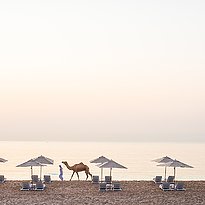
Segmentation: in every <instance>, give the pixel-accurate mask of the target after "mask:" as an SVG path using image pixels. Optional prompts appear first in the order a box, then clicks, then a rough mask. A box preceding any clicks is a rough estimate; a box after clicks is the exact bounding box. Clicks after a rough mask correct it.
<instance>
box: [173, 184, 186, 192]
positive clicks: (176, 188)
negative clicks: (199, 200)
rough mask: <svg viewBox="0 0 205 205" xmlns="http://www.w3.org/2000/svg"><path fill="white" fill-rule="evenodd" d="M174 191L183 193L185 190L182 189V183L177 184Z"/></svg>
mask: <svg viewBox="0 0 205 205" xmlns="http://www.w3.org/2000/svg"><path fill="white" fill-rule="evenodd" d="M175 190H176V191H185V190H186V189H185V188H184V184H183V183H177V184H176V185H175Z"/></svg>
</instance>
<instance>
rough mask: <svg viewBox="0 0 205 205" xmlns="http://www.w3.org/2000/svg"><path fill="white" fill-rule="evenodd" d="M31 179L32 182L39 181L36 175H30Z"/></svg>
mask: <svg viewBox="0 0 205 205" xmlns="http://www.w3.org/2000/svg"><path fill="white" fill-rule="evenodd" d="M31 179H32V182H33V183H37V182H39V178H38V175H32V176H31Z"/></svg>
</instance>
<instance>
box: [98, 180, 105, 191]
mask: <svg viewBox="0 0 205 205" xmlns="http://www.w3.org/2000/svg"><path fill="white" fill-rule="evenodd" d="M99 191H106V183H104V182H103V183H100V188H99Z"/></svg>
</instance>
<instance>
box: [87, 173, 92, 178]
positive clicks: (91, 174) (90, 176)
mask: <svg viewBox="0 0 205 205" xmlns="http://www.w3.org/2000/svg"><path fill="white" fill-rule="evenodd" d="M88 174H89V175H90V177H91V180H92V174H91V173H90V172H89V173H88Z"/></svg>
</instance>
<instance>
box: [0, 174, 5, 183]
mask: <svg viewBox="0 0 205 205" xmlns="http://www.w3.org/2000/svg"><path fill="white" fill-rule="evenodd" d="M4 182H5V178H4V175H0V183H4Z"/></svg>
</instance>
